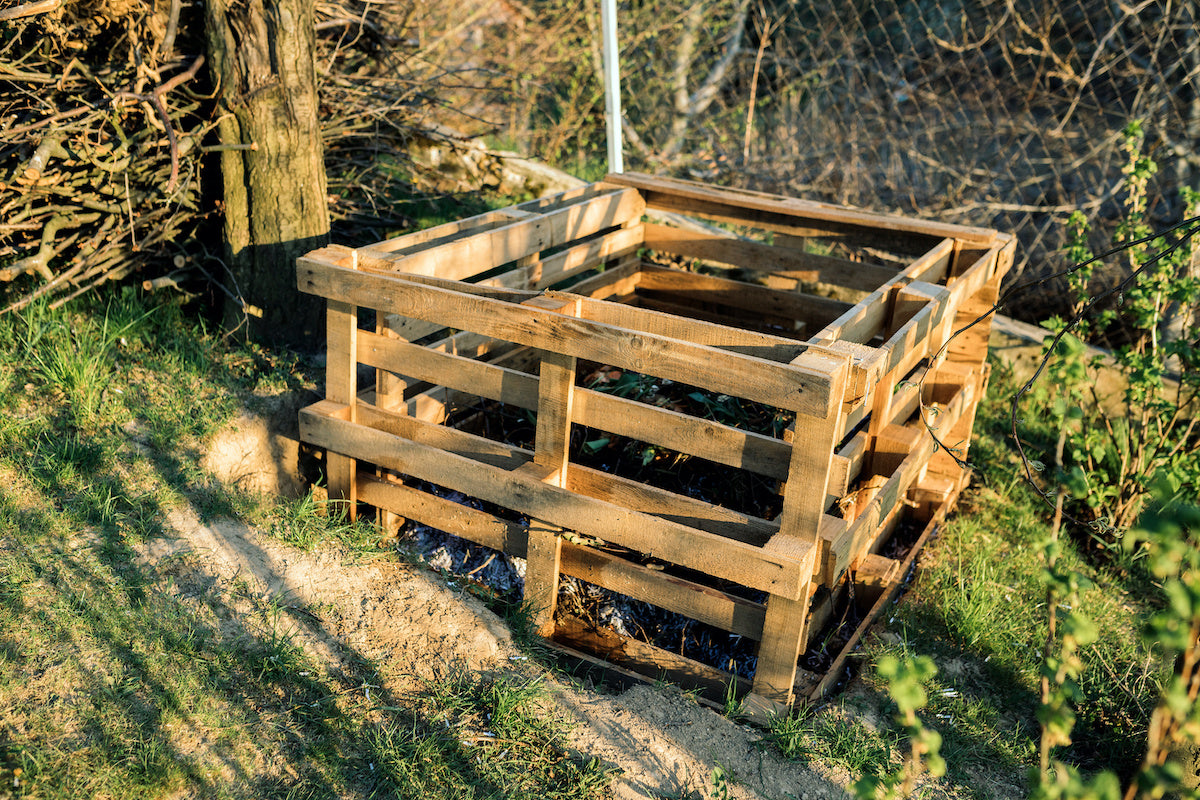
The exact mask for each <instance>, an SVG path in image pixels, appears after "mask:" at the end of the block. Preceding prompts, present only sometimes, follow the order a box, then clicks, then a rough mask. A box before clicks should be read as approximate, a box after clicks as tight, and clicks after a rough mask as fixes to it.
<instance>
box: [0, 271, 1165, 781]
mask: <svg viewBox="0 0 1200 800" xmlns="http://www.w3.org/2000/svg"><path fill="white" fill-rule="evenodd" d="M0 350H2V351H3V353H4V356H5V357H4V358H3V359H0V797H4V796H6V793H7V794H11V795H14V796H22V797H47V798H53V797H80V796H101V795H110V796H121V797H164V796H171V795H174V794H180V793H184V794H193V795H196V796H206V797H222V796H255V797H257V796H263V797H328V796H349V795H353V796H372V795H375V796H397V797H454V798H460V797H524V796H538V797H561V798H586V797H603V796H606V793H607V791H608V789H607V786H608V783H609V775H608V773H606V772H605V771H604V770H603V769H601V768H600V767H599V766H598V765H596V764H594V763H589V762H586V761H582V760H580V759H579V758H576V757H573V756H572V755H570V754H569V753H568V752H567V751H566V749H565V747H564V745H563V741H564V740H563V727H562V725H561V723H560V722H558V721H556V720H555V719H554V718H553V717H552V716H551V715H548V714H547V713H546V711H545V705H546V704H545V703H544V702H543V701H542V700H541V696H540V692H541V687H540V685H539V684H538V683H537V682H536V681H532V680H530V679H529V678H528V677H522V676H513V675H498V676H492V677H490V678H487V679H484V680H469V679H467V678H465V677H464V676H462V675H459V674H453V673H448V674H447V675H446V676H445V677H444V678H443V679H441V680H439V681H435V682H433V683H430V684H429V685H428V686H427V687H426V688H425V689H424V690H423V691H420V692H414V693H412V694H409V695H405V696H386V695H380V694H379V691H378V690H372V689H371V688H370V687H373V686H378V685H379V684H380V681H379V680H378V676H377V672H376V669H377V668H376V665H374V664H372V663H370V662H369V661H368V660H366V659H364V658H362V657H361V656H357V655H356V654H354V653H353V652H351V653H350V658H349V661H348V666H346V667H345V668H344V669H340V670H336V671H330V670H328V669H326V668H325V667H324V666H323V665H322V664H318V663H315V662H314V661H313V660H312V659H311V658H310V657H309V656H307V655H306V653H305V651H304V649H303V648H302V647H301V645H300V642H299V641H298V640H297V638H296V631H297V630H303V629H304V627H303V626H305V625H308V626H313V625H319V620H320V618H321V616H322V610H321V609H305V608H297V607H296V606H295V604H293V603H292V602H291V601H290V600H289V599H288V598H284V597H278V596H272V597H268V598H265V599H264V598H263V597H261V596H259V595H256V594H255V593H254V592H253V591H251V590H250V589H246V590H245V591H243V592H237V591H232V592H223V593H222V592H214V591H206V590H205V589H204V588H203V587H199V586H182V585H175V584H174V583H173V581H175V580H176V574H177V573H179V574H182V572H181V571H179V570H172V568H171V564H170V561H169V560H163V561H159V562H158V563H156V564H153V565H150V564H147V563H146V562H145V561H144V560H142V559H141V558H140V557H139V554H140V553H141V552H143V549H144V546H145V545H146V543H148V542H153V541H154V540H155V539H157V538H158V537H161V536H163V535H164V533H166V530H165V529H164V519H165V518H166V516H167V514H168V512H169V511H170V510H171V509H173V508H176V507H179V506H191V507H192V508H193V509H194V510H196V512H197V513H198V514H199V515H200V516H201V517H203V518H214V517H222V516H226V517H234V518H239V519H242V520H245V521H247V522H250V523H253V524H255V525H257V526H258V527H259V528H260V529H261V530H264V531H267V532H270V533H272V534H273V535H274V536H275V537H277V538H278V539H280V540H282V541H284V542H287V543H289V544H292V545H294V546H296V547H299V548H302V549H305V550H311V549H313V548H315V547H318V546H320V545H321V544H322V543H326V542H332V543H334V544H336V545H337V546H339V547H341V548H343V549H346V550H349V551H351V552H354V553H357V554H359V555H360V556H365V555H367V554H368V553H374V552H375V548H374V532H373V531H372V530H371V529H370V528H369V527H368V526H364V525H362V524H349V523H346V522H345V521H344V520H343V519H342V518H341V517H340V516H339V515H337V514H329V513H327V511H326V509H325V507H324V506H323V505H322V504H321V503H318V502H317V501H316V500H315V499H314V498H312V497H311V496H310V497H306V498H303V499H300V500H297V501H291V502H270V501H264V500H263V499H261V498H255V497H250V496H246V495H243V494H240V493H238V492H235V491H231V490H229V489H226V488H224V487H222V486H220V485H218V484H217V483H215V482H214V481H213V480H212V479H211V477H210V476H208V475H207V474H205V472H204V471H203V470H202V469H201V468H200V466H199V461H200V455H201V453H202V449H203V442H204V439H205V438H206V437H207V436H209V435H211V434H212V433H213V432H215V431H216V430H218V429H219V428H220V427H221V426H222V425H223V424H225V423H226V422H227V421H229V420H230V419H231V418H233V417H234V415H235V414H237V413H238V412H239V411H240V410H241V409H242V408H243V406H244V405H246V404H247V403H251V404H252V403H253V402H255V401H254V398H255V397H256V395H264V394H271V393H277V392H280V391H284V390H289V389H295V388H299V387H301V386H304V385H306V383H307V382H309V381H310V379H309V378H308V377H306V375H305V364H303V363H302V362H300V361H298V360H297V359H296V358H294V357H292V356H288V355H286V354H279V353H273V352H270V351H267V350H263V349H261V348H253V347H249V348H248V347H235V346H231V345H229V344H227V343H225V342H223V341H222V340H220V339H219V338H218V337H216V336H213V335H212V334H210V333H209V332H207V331H206V330H205V329H204V328H203V326H202V325H200V324H198V323H196V322H194V321H192V320H190V319H189V318H188V316H187V315H186V314H185V313H184V311H183V310H182V309H181V308H180V307H179V306H177V305H175V304H173V303H171V302H166V303H152V302H150V301H148V300H147V299H145V298H142V297H140V296H139V295H138V294H137V293H136V292H133V291H130V290H126V291H123V292H120V293H117V294H115V295H113V296H112V297H111V298H108V299H102V300H95V301H92V302H91V305H90V306H83V307H79V308H77V309H76V310H74V311H69V312H68V311H57V312H52V311H49V310H47V309H45V308H42V307H34V308H31V309H29V310H28V311H26V312H24V313H22V314H20V315H13V316H8V317H4V318H0ZM1001 373H1002V371H1001V370H999V368H998V369H997V373H996V374H995V375H994V378H993V386H992V390H991V392H990V395H989V400H988V401H987V403H986V404H985V405H984V407H983V408H982V410H981V414H980V419H979V423H978V425H977V429H978V431H979V434H980V438H979V440H978V441H977V443H976V444H975V445H974V449H973V459H974V461H975V462H976V463H977V464H979V465H980V467H981V474H980V477H979V478H978V479H977V480H976V485H975V487H974V488H972V489H971V490H970V491H969V492H968V493H967V494H966V495H965V496H964V498H963V501H962V506H961V511H960V513H959V514H957V515H956V516H955V517H954V518H953V519H952V520H951V521H949V522H948V523H946V524H945V525H943V526H942V529H941V532H940V534H939V536H938V537H937V538H936V539H935V540H934V541H933V542H932V543H931V545H930V546H929V549H928V550H927V551H926V553H925V555H924V557H923V558H922V571H921V574H920V577H919V579H918V580H917V581H916V582H915V584H914V585H913V587H912V589H911V590H910V592H909V594H908V595H907V598H906V600H905V602H904V603H903V604H902V605H900V606H898V607H897V609H896V610H895V612H894V613H893V614H891V615H889V616H888V617H887V618H886V619H885V620H884V625H883V629H882V630H881V631H880V632H879V635H878V636H876V637H874V638H873V639H872V640H871V642H870V644H869V650H868V652H867V653H866V660H867V661H870V660H871V659H874V658H877V657H878V656H879V655H881V654H883V653H885V652H893V653H897V654H904V655H917V654H927V655H930V656H931V657H933V658H934V660H935V661H936V662H937V664H938V666H939V675H938V677H937V679H936V682H935V684H934V685H933V686H932V687H931V692H930V696H931V702H930V705H929V707H928V708H927V710H926V713H925V714H924V717H925V718H926V720H927V721H928V723H929V724H930V725H931V726H933V727H935V728H936V729H937V730H938V731H939V732H940V733H941V734H942V736H943V738H944V742H945V743H944V746H943V750H942V752H943V755H944V756H945V757H946V759H947V762H948V765H949V774H948V777H947V778H946V779H945V780H944V781H943V782H942V784H941V787H942V788H943V789H944V790H945V792H946V793H948V794H950V795H954V796H957V795H962V796H970V797H979V798H985V797H1011V796H1016V795H1020V794H1023V793H1024V792H1025V791H1026V789H1027V787H1026V786H1025V785H1024V784H1023V783H1022V782H1021V779H1020V777H1019V776H1021V775H1022V773H1023V771H1024V770H1025V769H1026V768H1028V767H1029V766H1030V765H1031V764H1032V763H1033V760H1034V758H1035V752H1034V742H1035V737H1036V735H1037V725H1036V718H1035V711H1036V705H1037V677H1038V668H1039V662H1040V653H1041V646H1042V640H1043V637H1044V632H1045V626H1046V623H1045V619H1044V618H1043V617H1044V615H1043V612H1042V610H1041V609H1042V603H1043V595H1044V588H1043V584H1042V582H1041V577H1040V574H1041V560H1040V553H1039V546H1038V545H1039V543H1040V542H1041V541H1042V539H1044V537H1045V536H1046V532H1047V519H1048V516H1049V515H1048V512H1047V509H1045V507H1044V506H1042V505H1041V504H1040V502H1039V501H1038V500H1037V499H1036V498H1035V497H1034V496H1033V495H1032V493H1030V492H1028V491H1026V490H1025V489H1024V488H1023V487H1022V486H1021V484H1020V481H1019V480H1018V479H1016V478H1015V477H1014V476H1015V475H1016V474H1017V465H1016V464H1015V462H1014V460H1013V458H1012V456H1011V454H1010V452H1009V450H1008V448H1007V446H1006V444H1005V435H1006V433H1007V430H1006V425H1007V418H1006V413H1005V412H1006V408H1007V405H1006V401H1007V397H1008V395H1009V393H1010V392H1011V388H1012V385H1011V383H1009V382H1006V380H1005V378H1004V376H1003V374H1001ZM1031 418H1032V417H1031ZM1108 555H1109V554H1108V553H1107V552H1099V551H1096V550H1094V549H1093V548H1092V547H1091V546H1090V544H1089V542H1088V541H1087V540H1086V539H1080V540H1079V541H1077V542H1074V543H1072V545H1071V546H1069V547H1067V548H1066V552H1065V554H1064V556H1063V559H1064V561H1063V563H1065V564H1069V565H1070V566H1071V567H1072V568H1074V569H1077V570H1078V571H1080V572H1081V573H1084V574H1085V575H1087V576H1088V577H1089V578H1090V579H1091V581H1092V587H1091V588H1089V589H1087V590H1085V594H1084V597H1083V602H1084V603H1085V604H1086V606H1087V608H1088V611H1089V613H1090V614H1091V615H1092V617H1093V618H1094V619H1095V620H1096V621H1097V623H1098V627H1099V629H1100V630H1101V632H1102V636H1101V639H1100V640H1099V641H1098V642H1097V643H1096V644H1095V645H1092V646H1089V647H1088V648H1086V649H1085V652H1084V653H1083V657H1084V661H1085V664H1086V665H1087V666H1086V669H1085V672H1084V675H1083V677H1082V681H1081V683H1082V686H1083V691H1084V695H1085V698H1084V701H1083V702H1082V703H1081V704H1080V708H1079V726H1078V728H1077V730H1076V735H1075V741H1074V743H1073V744H1072V745H1071V746H1070V747H1069V748H1067V749H1065V750H1064V751H1062V752H1061V753H1060V754H1059V755H1060V756H1061V757H1064V758H1066V759H1068V760H1070V761H1072V762H1074V763H1076V764H1078V765H1080V766H1081V767H1082V768H1084V769H1085V770H1092V769H1098V768H1100V767H1116V768H1117V769H1118V770H1121V771H1123V772H1124V773H1126V774H1128V772H1129V771H1130V770H1131V769H1132V766H1133V765H1134V763H1135V762H1136V760H1137V758H1138V757H1139V755H1140V752H1141V748H1142V746H1143V742H1144V736H1145V725H1146V715H1147V711H1148V708H1149V706H1150V704H1151V703H1152V700H1153V697H1154V695H1155V692H1156V687H1157V682H1158V680H1159V676H1160V670H1161V665H1159V664H1158V663H1157V661H1156V660H1155V659H1154V657H1153V653H1150V652H1147V651H1146V649H1145V647H1144V646H1143V645H1142V644H1141V642H1140V639H1139V637H1138V631H1139V628H1140V624H1141V620H1142V619H1143V618H1144V616H1145V613H1146V611H1147V608H1148V604H1149V603H1150V600H1149V599H1148V598H1153V596H1154V589H1153V586H1152V584H1150V583H1149V582H1148V581H1147V580H1146V578H1145V576H1144V575H1143V574H1142V572H1141V571H1140V566H1139V564H1138V563H1137V562H1136V560H1131V559H1128V558H1126V559H1112V558H1108ZM179 580H183V579H182V578H179ZM500 610H501V611H507V612H508V615H509V617H510V621H511V623H512V626H513V627H514V628H515V629H516V631H517V633H518V637H520V632H521V630H522V628H523V627H527V625H525V626H523V625H522V620H523V619H525V618H527V616H528V615H527V613H526V612H525V610H523V609H522V608H521V607H519V606H516V607H509V608H507V609H504V608H501V609H500ZM535 660H536V659H535ZM862 672H863V673H864V678H865V680H864V681H863V682H861V683H860V684H859V688H858V689H855V690H854V691H852V692H851V693H850V694H849V695H848V696H846V697H845V698H843V699H842V700H840V701H838V702H835V703H834V704H833V705H831V706H828V707H826V708H824V709H819V710H817V711H815V712H813V713H810V714H807V715H796V716H791V717H783V718H780V719H778V720H776V723H775V724H774V725H773V726H772V728H771V729H770V730H769V731H768V732H766V733H765V734H764V740H765V742H766V743H768V744H770V745H771V746H773V747H775V748H776V749H777V750H778V751H779V752H780V753H782V754H783V755H784V756H786V757H790V758H795V759H801V760H805V761H808V762H812V763H816V764H821V765H824V766H826V767H832V768H836V769H840V770H842V771H844V772H845V773H847V774H848V775H849V776H850V777H851V778H857V777H858V776H859V775H861V774H865V773H874V774H880V773H881V772H882V771H884V770H887V769H891V768H892V767H894V766H895V764H896V763H898V759H899V754H900V749H901V744H900V742H899V738H898V736H897V733H896V729H895V728H894V727H893V726H892V725H891V723H890V722H889V719H890V714H891V712H892V709H891V708H890V707H889V704H888V700H887V698H886V695H885V693H884V692H883V691H882V686H880V685H877V684H876V683H875V682H874V681H873V680H872V679H871V677H870V675H869V670H865V669H864V670H862ZM736 705H737V703H736V699H735V698H733V697H732V695H731V696H730V697H729V698H727V703H726V706H727V708H726V710H727V711H728V712H729V713H734V712H735V711H736ZM1014 776H1016V777H1014ZM231 787H236V788H231Z"/></svg>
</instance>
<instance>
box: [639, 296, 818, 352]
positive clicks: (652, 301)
mask: <svg viewBox="0 0 1200 800" xmlns="http://www.w3.org/2000/svg"><path fill="white" fill-rule="evenodd" d="M630 302H631V304H632V305H635V306H636V307H638V308H647V309H650V310H652V311H661V312H663V313H665V314H674V315H675V316H677V317H684V318H686V319H693V320H701V321H703V322H713V323H716V324H717V325H728V326H730V327H734V328H741V329H743V330H750V331H761V332H763V333H767V334H771V335H773V336H783V337H786V338H788V339H796V340H797V341H803V340H804V339H805V338H806V337H805V335H804V331H805V330H806V329H807V326H806V325H805V324H804V323H803V322H801V321H799V320H792V319H784V318H782V317H771V316H767V315H764V314H759V315H755V314H753V313H752V312H750V311H743V310H740V309H734V308H727V309H726V310H725V311H724V312H722V311H709V310H707V309H705V308H704V304H703V303H701V302H695V301H693V302H691V303H688V302H687V301H686V300H685V299H677V298H672V297H671V296H670V295H663V294H661V293H658V292H651V293H648V294H639V295H637V296H636V297H634V298H631V299H630Z"/></svg>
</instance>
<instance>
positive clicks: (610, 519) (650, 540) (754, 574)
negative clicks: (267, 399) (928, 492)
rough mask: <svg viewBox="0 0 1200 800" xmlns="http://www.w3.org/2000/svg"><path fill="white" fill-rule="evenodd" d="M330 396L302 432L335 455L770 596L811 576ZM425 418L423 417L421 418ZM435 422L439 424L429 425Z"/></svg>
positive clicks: (793, 563)
mask: <svg viewBox="0 0 1200 800" xmlns="http://www.w3.org/2000/svg"><path fill="white" fill-rule="evenodd" d="M345 408H346V410H345V411H344V412H343V411H341V410H338V409H334V408H331V407H330V404H329V403H328V402H327V401H326V402H324V403H318V404H316V405H315V406H309V407H308V408H306V409H304V410H303V411H302V412H301V416H300V420H301V438H302V439H303V440H304V441H306V442H309V443H311V444H313V445H316V446H318V447H324V448H325V449H326V450H329V451H332V452H335V453H354V454H355V457H356V458H358V459H359V460H362V461H365V462H368V463H372V464H378V465H379V466H383V467H387V468H388V469H394V470H397V471H400V472H403V473H405V474H407V475H412V476H413V477H416V478H419V479H421V480H426V481H429V482H430V483H435V484H437V485H439V486H445V487H446V488H448V489H453V490H455V491H460V492H463V493H464V494H469V495H471V496H473V497H478V498H480V499H481V500H486V501H488V502H492V503H496V504H498V505H502V506H507V507H510V508H511V507H515V508H519V509H520V510H521V511H523V512H524V513H527V514H529V515H530V516H533V517H536V518H538V519H541V520H544V521H545V522H548V523H550V524H552V525H559V526H562V527H564V528H567V529H570V530H574V531H578V532H579V533H582V534H584V535H588V536H596V537H598V538H602V539H604V540H606V541H610V542H613V543H614V544H618V545H621V546H623V547H629V548H631V549H633V550H637V551H639V552H642V553H645V554H647V555H649V556H651V557H654V558H661V559H663V560H664V561H668V562H670V563H673V564H679V565H680V566H684V567H687V568H689V569H694V570H697V571H699V572H703V573H705V574H708V575H713V576H715V577H719V578H725V579H726V580H731V581H735V582H737V583H739V584H741V585H743V586H749V587H752V588H755V589H761V590H762V591H766V592H770V593H772V594H779V595H783V596H785V597H791V598H795V597H798V596H799V594H800V592H801V590H802V589H803V588H804V586H805V585H806V583H807V581H806V580H805V578H807V576H804V577H802V576H801V574H800V571H801V570H800V568H801V567H802V564H801V563H800V562H799V561H798V560H797V559H795V558H792V557H790V556H786V555H783V554H779V553H774V552H770V551H768V550H765V549H763V548H759V547H755V546H753V545H748V544H744V543H742V542H737V541H733V540H730V539H726V538H724V537H722V536H718V535H715V534H711V533H707V532H705V531H701V530H697V529H695V528H689V527H686V526H684V525H680V524H678V523H674V522H670V521H668V520H664V519H661V518H659V517H656V516H653V515H650V514H643V513H639V512H635V511H630V510H628V509H626V508H622V507H620V506H618V505H614V504H613V503H608V502H605V501H603V500H597V499H595V498H591V497H585V496H582V495H580V494H577V493H575V492H572V491H570V490H569V489H564V488H560V487H557V486H552V485H549V484H546V483H543V482H541V481H539V480H537V479H536V478H535V477H534V476H531V475H529V474H527V473H524V472H522V470H521V469H519V468H518V469H515V470H506V469H500V468H497V467H493V466H490V465H489V464H486V463H483V462H481V461H477V460H475V459H473V458H466V457H464V456H461V455H458V454H456V453H452V452H448V451H446V450H443V449H440V448H438V447H433V446H429V445H425V444H420V443H418V442H416V441H413V440H411V439H408V438H405V437H401V436H396V435H394V434H390V433H386V432H384V431H379V430H375V429H373V428H368V427H366V426H365V425H359V424H354V423H351V422H349V421H347V420H345V419H340V418H339V416H341V415H343V413H348V407H345ZM417 424H421V423H417ZM427 427H430V428H432V427H436V426H427Z"/></svg>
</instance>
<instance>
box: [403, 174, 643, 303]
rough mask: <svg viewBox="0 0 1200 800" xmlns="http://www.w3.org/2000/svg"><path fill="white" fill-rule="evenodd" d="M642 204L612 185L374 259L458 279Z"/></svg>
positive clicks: (610, 222) (636, 214) (625, 215)
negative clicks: (492, 225)
mask: <svg viewBox="0 0 1200 800" xmlns="http://www.w3.org/2000/svg"><path fill="white" fill-rule="evenodd" d="M645 210H646V206H645V202H644V201H643V200H642V197H641V195H640V194H638V193H637V192H636V191H632V190H628V189H624V190H623V189H614V190H612V191H609V192H606V193H604V194H600V195H597V196H596V197H592V198H590V199H586V200H583V201H581V202H579V203H575V204H570V205H566V206H563V207H561V208H555V209H552V210H549V211H546V212H544V213H541V214H538V215H536V216H533V217H530V218H528V219H521V220H518V221H516V222H511V223H510V224H508V225H503V226H501V227H498V228H493V229H491V230H485V231H482V232H479V233H474V234H468V235H464V236H462V237H459V238H454V239H451V240H448V241H444V242H442V244H441V245H440V246H438V247H434V248H430V249H422V250H418V251H417V252H413V253H407V254H405V253H399V254H397V253H388V254H387V255H386V256H383V257H381V259H380V260H382V261H384V262H385V264H386V265H387V266H385V267H384V268H385V269H392V270H396V271H398V272H404V273H407V274H410V275H429V276H437V277H440V278H446V279H449V280H463V279H466V278H470V277H473V276H475V275H478V274H480V273H482V272H486V271H488V270H490V269H495V268H496V267H499V266H503V265H504V264H508V263H511V262H514V261H517V260H518V259H520V258H524V257H526V256H529V255H532V254H534V253H537V252H540V251H542V250H546V249H549V248H552V247H561V246H562V245H565V244H568V243H569V242H572V241H574V240H576V239H580V238H582V237H585V236H590V235H592V234H594V233H598V232H599V231H602V230H604V229H605V228H613V227H618V226H620V225H623V224H624V223H626V222H629V221H630V220H637V219H639V218H640V217H641V216H642V214H643V213H644V212H645Z"/></svg>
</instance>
